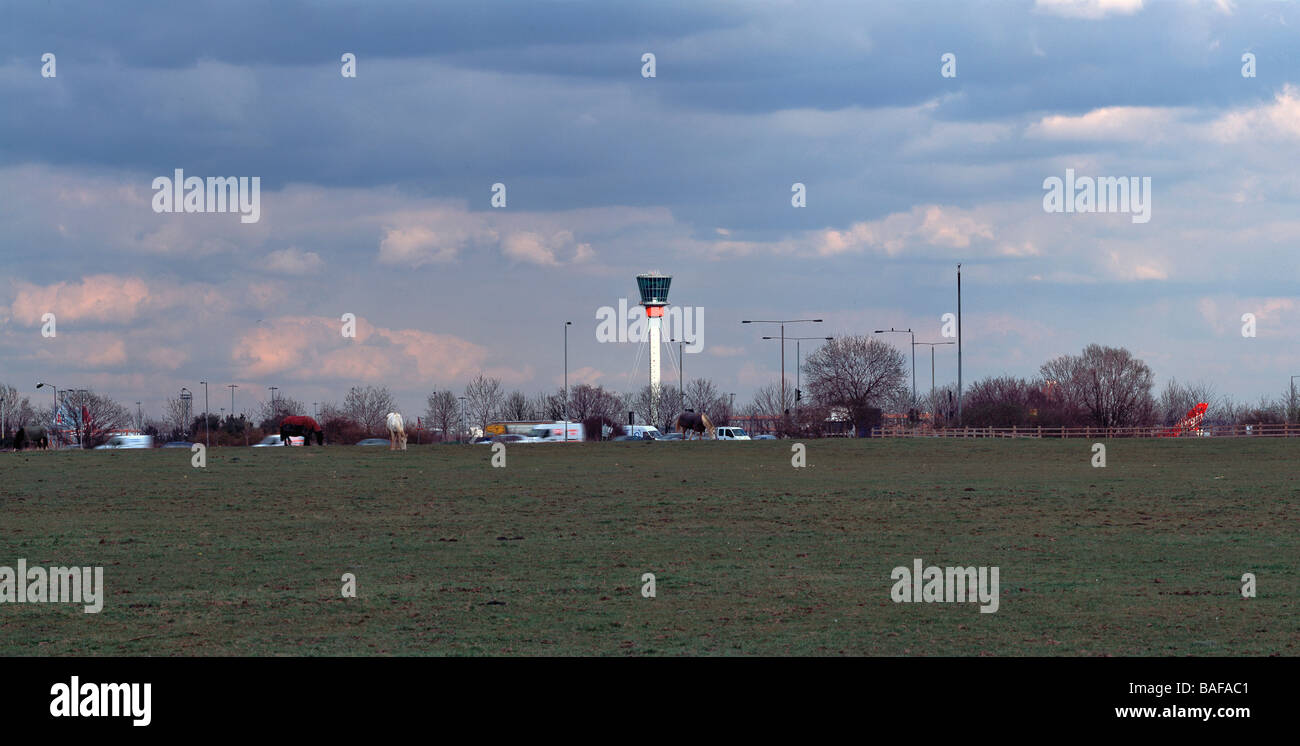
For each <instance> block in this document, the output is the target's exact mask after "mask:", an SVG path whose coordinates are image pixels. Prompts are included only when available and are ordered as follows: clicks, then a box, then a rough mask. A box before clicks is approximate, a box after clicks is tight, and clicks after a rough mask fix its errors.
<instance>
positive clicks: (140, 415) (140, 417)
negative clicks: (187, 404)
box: [0, 402, 144, 438]
mask: <svg viewBox="0 0 1300 746" xmlns="http://www.w3.org/2000/svg"><path fill="white" fill-rule="evenodd" d="M135 429H136V430H138V431H139V432H141V433H143V432H144V410H143V409H141V408H140V402H136V403H135ZM2 431H3V428H2V427H0V438H2V437H4V433H3V432H2Z"/></svg>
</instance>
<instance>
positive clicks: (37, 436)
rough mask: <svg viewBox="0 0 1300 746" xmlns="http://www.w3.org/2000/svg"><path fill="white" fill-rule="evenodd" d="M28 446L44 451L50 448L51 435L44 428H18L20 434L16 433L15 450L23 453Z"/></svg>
mask: <svg viewBox="0 0 1300 746" xmlns="http://www.w3.org/2000/svg"><path fill="white" fill-rule="evenodd" d="M28 444H31V445H32V446H33V447H35V448H37V449H39V450H42V451H43V450H45V449H46V448H49V447H50V435H49V433H47V432H45V428H43V427H31V426H28V427H20V428H18V432H16V433H14V450H15V451H21V450H23V449H24V448H25V447H27V445H28Z"/></svg>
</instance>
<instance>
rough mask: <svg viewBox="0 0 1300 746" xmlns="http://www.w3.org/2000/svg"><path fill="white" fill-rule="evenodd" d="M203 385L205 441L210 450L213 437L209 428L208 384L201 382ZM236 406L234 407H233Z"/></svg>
mask: <svg viewBox="0 0 1300 746" xmlns="http://www.w3.org/2000/svg"><path fill="white" fill-rule="evenodd" d="M199 383H201V384H203V440H204V442H206V443H207V446H206V447H208V448H211V447H212V435H211V433H209V427H208V382H207V381H199ZM231 406H234V405H231Z"/></svg>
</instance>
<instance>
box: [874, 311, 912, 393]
mask: <svg viewBox="0 0 1300 746" xmlns="http://www.w3.org/2000/svg"><path fill="white" fill-rule="evenodd" d="M890 332H893V333H897V334H911V335H912V406H913V407H915V406H916V333H915V332H913V331H912V330H911V329H895V328H894V327H892V326H891V327H889V328H888V329H877V330H876V331H875V333H876V334H886V333H890Z"/></svg>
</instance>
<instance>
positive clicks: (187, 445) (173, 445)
mask: <svg viewBox="0 0 1300 746" xmlns="http://www.w3.org/2000/svg"><path fill="white" fill-rule="evenodd" d="M162 447H163V448H186V449H189V448H193V447H194V444H193V443H187V442H185V441H183V440H173V441H171V442H170V443H163V444H162Z"/></svg>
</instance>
